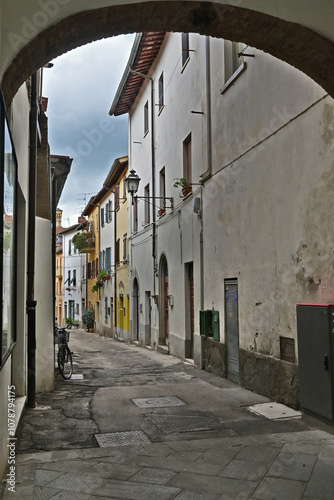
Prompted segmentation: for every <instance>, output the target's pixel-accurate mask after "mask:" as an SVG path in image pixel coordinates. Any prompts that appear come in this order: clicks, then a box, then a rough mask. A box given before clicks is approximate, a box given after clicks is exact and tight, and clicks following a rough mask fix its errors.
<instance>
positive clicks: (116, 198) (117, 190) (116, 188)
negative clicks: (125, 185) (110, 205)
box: [115, 184, 119, 210]
mask: <svg viewBox="0 0 334 500" xmlns="http://www.w3.org/2000/svg"><path fill="white" fill-rule="evenodd" d="M118 208H119V184H117V186H115V210H117V209H118Z"/></svg>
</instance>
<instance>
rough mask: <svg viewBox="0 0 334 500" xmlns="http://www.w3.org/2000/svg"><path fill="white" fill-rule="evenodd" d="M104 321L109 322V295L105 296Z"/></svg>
mask: <svg viewBox="0 0 334 500" xmlns="http://www.w3.org/2000/svg"><path fill="white" fill-rule="evenodd" d="M104 322H105V323H108V297H105V298H104Z"/></svg>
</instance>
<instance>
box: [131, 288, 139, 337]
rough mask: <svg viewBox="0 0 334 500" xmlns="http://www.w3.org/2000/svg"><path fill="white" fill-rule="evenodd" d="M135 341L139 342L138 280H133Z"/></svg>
mask: <svg viewBox="0 0 334 500" xmlns="http://www.w3.org/2000/svg"><path fill="white" fill-rule="evenodd" d="M132 298H133V340H139V286H138V281H137V278H135V279H134V280H133V293H132Z"/></svg>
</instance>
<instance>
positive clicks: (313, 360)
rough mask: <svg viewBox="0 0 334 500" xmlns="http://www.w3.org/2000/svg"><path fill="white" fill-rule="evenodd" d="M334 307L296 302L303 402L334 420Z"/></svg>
mask: <svg viewBox="0 0 334 500" xmlns="http://www.w3.org/2000/svg"><path fill="white" fill-rule="evenodd" d="M332 311H333V310H331V309H330V308H329V307H326V306H320V305H298V306H297V330H298V360H299V379H300V405H301V407H302V408H303V409H304V410H308V411H310V412H312V413H315V414H317V415H319V416H322V417H324V418H326V419H329V420H333V417H334V415H333V392H332V376H333V373H332V372H333V366H332V353H331V339H330V336H331V335H332V334H331V313H332Z"/></svg>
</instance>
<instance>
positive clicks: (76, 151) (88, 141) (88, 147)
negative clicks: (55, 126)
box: [64, 118, 116, 166]
mask: <svg viewBox="0 0 334 500" xmlns="http://www.w3.org/2000/svg"><path fill="white" fill-rule="evenodd" d="M115 128H116V125H115V124H114V123H113V122H112V120H111V119H110V118H109V119H108V118H102V120H100V121H99V123H98V125H97V126H95V127H92V128H91V129H88V130H87V129H82V130H81V134H82V136H83V138H82V139H81V140H80V141H79V142H78V143H77V144H76V145H75V146H69V145H67V146H66V147H65V151H64V153H65V154H66V155H68V156H70V157H71V158H73V159H74V160H75V162H76V165H77V166H79V165H80V163H81V160H82V159H83V158H87V157H88V156H90V155H91V154H92V153H93V151H94V149H95V148H98V147H99V146H101V144H102V143H103V140H104V138H105V136H106V135H108V134H111V133H112V132H113V131H114V130H115Z"/></svg>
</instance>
